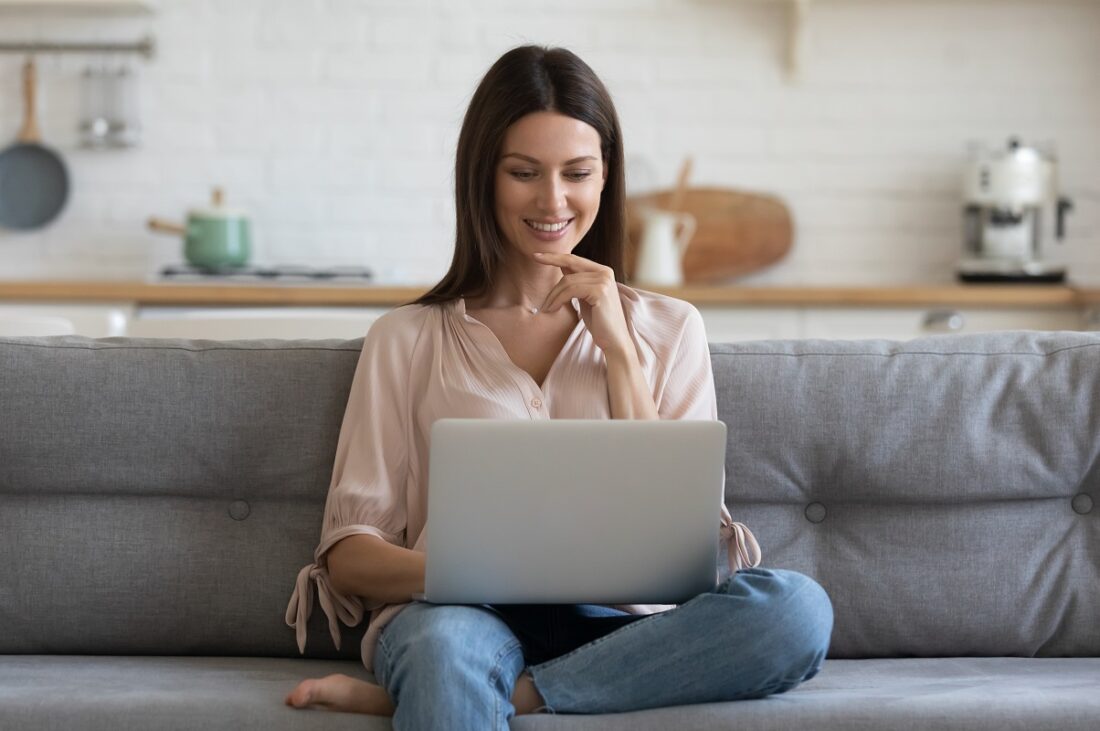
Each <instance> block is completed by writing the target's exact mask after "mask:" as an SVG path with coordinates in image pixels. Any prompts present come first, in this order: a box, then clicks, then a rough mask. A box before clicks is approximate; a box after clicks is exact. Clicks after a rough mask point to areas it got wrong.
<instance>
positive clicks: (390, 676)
mask: <svg viewBox="0 0 1100 731" xmlns="http://www.w3.org/2000/svg"><path fill="white" fill-rule="evenodd" d="M832 630H833V607H832V603H831V602H830V600H829V596H828V594H826V593H825V590H824V589H823V588H821V586H820V585H819V584H818V583H817V582H815V581H814V580H813V579H811V578H809V577H808V576H805V575H804V574H800V573H798V572H796V571H788V570H785V569H764V568H759V567H757V568H750V569H743V570H741V571H737V572H735V573H733V574H732V575H730V577H729V578H728V579H727V580H726V581H724V582H722V583H721V584H719V585H718V587H717V588H716V589H715V590H714V591H711V592H707V593H704V594H699V595H698V596H696V597H694V598H692V599H691V600H690V601H687V602H685V603H683V604H681V605H679V606H677V607H675V608H674V609H670V610H668V611H666V612H660V613H658V614H650V615H634V614H627V613H626V612H621V611H619V610H617V609H611V608H609V607H601V606H598V605H594V604H564V605H553V604H514V605H503V604H498V605H488V604H472V605H450V604H429V603H426V602H416V603H414V604H412V605H410V606H408V607H406V608H405V609H404V610H402V611H401V613H400V614H398V615H397V616H396V617H395V618H394V619H392V620H391V621H390V623H389V624H388V625H386V627H385V629H383V630H382V634H381V635H380V636H379V640H378V649H377V651H376V653H375V661H374V673H375V677H376V678H377V680H378V682H379V683H380V684H381V685H382V686H383V687H384V688H386V690H387V691H388V692H389V694H390V697H391V698H392V699H393V701H394V704H395V705H396V711H395V713H394V717H393V728H394V729H395V730H396V731H403V730H412V729H416V730H417V731H421V730H423V729H432V728H440V729H454V728H462V729H467V728H468V729H499V730H504V729H507V728H508V722H509V719H511V718H512V716H513V715H515V708H514V707H513V706H512V703H511V698H512V692H513V690H514V688H515V684H516V679H517V678H518V677H519V676H520V674H521V673H522V672H523V671H524V670H525V669H526V670H527V672H528V673H529V674H530V675H531V678H532V680H533V681H534V684H535V687H536V688H537V689H538V691H539V693H540V694H541V695H542V697H543V699H544V701H545V703H546V705H545V706H544V707H543V708H542V709H540V711H542V712H549V713H584V714H590V713H619V712H625V711H635V710H641V709H645V708H656V707H661V706H676V705H686V704H689V703H712V702H717V701H735V700H743V699H748V698H762V697H764V696H767V695H771V694H774V693H783V692H784V691H787V690H790V689H791V688H793V687H795V686H796V685H798V684H799V683H802V682H804V681H806V680H809V679H810V678H812V677H814V675H816V674H817V672H818V671H819V670H820V669H821V665H822V664H823V663H824V661H825V654H826V652H827V651H828V649H829V639H830V636H831V635H832Z"/></svg>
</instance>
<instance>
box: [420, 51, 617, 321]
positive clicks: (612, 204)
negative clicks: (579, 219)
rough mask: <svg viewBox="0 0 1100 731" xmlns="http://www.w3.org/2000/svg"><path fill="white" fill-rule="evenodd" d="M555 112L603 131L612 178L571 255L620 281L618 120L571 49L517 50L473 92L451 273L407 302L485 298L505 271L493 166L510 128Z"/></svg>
mask: <svg viewBox="0 0 1100 731" xmlns="http://www.w3.org/2000/svg"><path fill="white" fill-rule="evenodd" d="M543 111H550V112H557V113H559V114H564V115H566V116H568V117H572V118H574V119H578V120H580V121H582V122H585V123H587V124H589V125H591V126H592V127H594V128H595V129H596V131H597V132H599V134H600V150H601V153H602V156H603V165H604V168H605V169H606V170H607V180H606V182H605V183H604V187H603V191H602V193H601V195H600V208H599V211H598V212H597V213H596V220H595V221H593V222H592V228H590V229H589V230H588V233H587V234H585V237H584V238H583V239H582V240H581V241H580V243H579V244H578V245H577V247H576V248H575V249H574V250H573V253H574V254H576V255H577V256H583V257H584V258H586V259H590V260H592V261H594V262H597V263H599V264H603V265H604V266H608V267H611V268H612V269H613V270H614V272H615V279H616V281H618V282H623V281H624V279H623V245H624V242H625V240H626V176H625V173H624V170H623V167H624V166H623V138H622V130H621V129H620V128H619V117H618V115H617V114H616V113H615V105H614V104H613V103H612V101H611V95H610V94H609V93H608V91H607V89H606V87H604V85H603V82H601V81H600V79H599V77H597V76H596V73H595V72H594V71H593V70H592V69H591V68H590V67H589V66H588V64H586V63H585V62H584V61H582V60H581V59H580V58H579V57H578V56H577V55H576V54H574V53H573V52H572V51H568V50H566V49H564V48H550V47H544V46H536V45H528V46H519V47H517V48H513V49H512V50H510V51H508V52H507V53H505V54H504V55H503V56H501V57H500V58H499V59H497V61H496V63H494V64H493V65H492V67H491V68H490V69H489V71H488V72H486V74H485V76H484V78H482V80H481V83H480V84H478V87H477V90H476V91H474V95H473V98H472V99H471V100H470V106H469V108H467V110H466V116H465V118H464V119H463V120H462V130H461V132H460V133H459V136H458V151H457V153H456V155H455V213H456V230H455V251H454V258H453V259H452V260H451V268H450V270H449V271H448V272H447V273H446V274H445V275H444V276H443V279H441V280H440V281H439V283H438V284H436V285H435V286H434V287H432V288H431V289H430V290H428V291H427V292H426V293H424V294H423V295H421V296H420V297H418V298H417V299H415V300H413V301H412V302H409V303H406V304H424V305H430V304H442V303H444V302H449V301H451V300H454V299H457V298H458V297H459V296H461V295H472V296H478V295H482V294H484V293H485V292H486V291H487V290H488V288H489V285H490V283H492V282H493V281H494V277H495V275H496V273H497V271H498V270H499V268H500V265H501V262H502V261H503V258H504V253H505V250H506V249H505V246H506V243H505V241H504V239H503V236H502V235H501V232H500V229H499V228H498V226H497V222H496V216H495V196H494V190H495V180H496V166H497V162H498V159H499V157H500V154H501V152H502V149H501V148H502V146H503V144H504V134H505V132H506V131H507V129H508V127H509V126H510V125H511V124H512V123H513V122H516V121H517V120H519V119H520V118H522V117H524V116H526V115H528V114H531V113H533V112H543Z"/></svg>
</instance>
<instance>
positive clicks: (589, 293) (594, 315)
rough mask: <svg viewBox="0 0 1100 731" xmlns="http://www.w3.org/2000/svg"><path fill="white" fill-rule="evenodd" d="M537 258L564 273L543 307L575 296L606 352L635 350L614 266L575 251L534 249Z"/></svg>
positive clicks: (550, 307) (556, 305)
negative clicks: (565, 252)
mask: <svg viewBox="0 0 1100 731" xmlns="http://www.w3.org/2000/svg"><path fill="white" fill-rule="evenodd" d="M535 259H537V260H538V261H540V262H542V263H543V264H546V265H547V266H555V267H559V268H560V269H561V271H562V274H563V275H564V276H563V277H562V278H561V281H559V282H558V283H557V284H556V285H554V288H553V289H551V290H550V293H549V294H547V295H546V301H545V302H543V305H542V307H540V308H539V310H540V311H542V312H555V311H557V309H558V308H559V307H562V306H563V305H565V304H566V303H567V302H569V301H570V300H571V299H573V298H574V297H576V298H577V300H578V301H579V302H580V306H581V319H583V320H584V325H585V327H587V328H588V332H589V333H591V334H592V339H593V340H595V341H596V345H597V346H599V348H600V350H602V351H603V352H604V354H605V355H608V356H610V355H625V354H633V353H635V350H634V343H633V341H632V340H631V339H630V330H629V328H627V326H626V316H625V315H624V314H623V304H622V301H621V300H620V299H619V286H618V284H617V283H616V282H615V272H614V270H613V269H611V267H607V266H604V265H603V264H597V263H596V262H594V261H592V260H590V259H585V258H584V257H583V256H577V255H576V254H559V253H554V252H535Z"/></svg>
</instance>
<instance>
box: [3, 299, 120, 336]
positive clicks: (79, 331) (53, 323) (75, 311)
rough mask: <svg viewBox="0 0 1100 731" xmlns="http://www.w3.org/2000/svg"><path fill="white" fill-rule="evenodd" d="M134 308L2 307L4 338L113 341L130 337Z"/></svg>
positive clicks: (83, 305)
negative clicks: (70, 337)
mask: <svg viewBox="0 0 1100 731" xmlns="http://www.w3.org/2000/svg"><path fill="white" fill-rule="evenodd" d="M133 310H134V306H133V304H132V303H130V302H118V303H114V304H103V303H94V304H93V303H79V302H58V303H56V304H37V303H36V304H4V303H0V337H6V336H7V337H10V336H17V337H23V336H37V335H84V336H86V337H89V338H110V337H117V336H122V335H125V334H126V329H127V323H128V322H129V320H130V318H131V317H132V314H133Z"/></svg>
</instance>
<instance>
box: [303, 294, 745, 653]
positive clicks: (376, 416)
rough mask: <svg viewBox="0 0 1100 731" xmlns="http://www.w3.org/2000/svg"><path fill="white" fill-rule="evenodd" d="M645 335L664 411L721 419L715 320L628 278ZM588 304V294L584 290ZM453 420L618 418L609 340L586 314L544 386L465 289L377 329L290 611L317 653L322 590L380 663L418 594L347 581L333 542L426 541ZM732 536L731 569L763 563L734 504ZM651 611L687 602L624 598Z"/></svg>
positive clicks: (333, 612) (640, 338)
mask: <svg viewBox="0 0 1100 731" xmlns="http://www.w3.org/2000/svg"><path fill="white" fill-rule="evenodd" d="M619 294H620V298H621V301H622V305H623V313H624V315H625V316H626V321H627V325H628V327H629V329H630V331H631V336H632V337H633V339H634V343H635V345H636V346H637V350H638V356H639V361H640V363H641V367H642V371H643V372H644V373H645V379H646V382H647V383H648V384H649V385H650V388H651V389H652V394H653V398H654V402H655V404H656V406H657V412H658V414H659V416H660V418H662V419H717V418H718V407H717V402H716V399H715V391H714V377H713V374H712V371H711V362H710V348H709V345H708V342H707V337H706V332H705V330H704V328H703V319H702V316H701V315H700V314H699V311H698V310H697V309H695V307H694V306H692V305H691V304H690V303H688V302H685V301H683V300H679V299H675V298H673V297H668V296H665V295H661V294H657V293H654V292H647V291H644V290H639V289H633V288H631V287H628V286H626V285H624V284H619ZM572 304H573V307H574V309H576V310H577V311H578V313H579V311H580V305H579V303H578V302H577V300H576V299H574V300H573V301H572ZM446 417H465V418H483V419H484V418H488V419H610V418H611V409H610V404H609V401H608V389H607V372H606V363H605V361H604V357H603V351H602V350H600V348H599V346H597V345H596V343H595V342H594V341H593V339H592V336H591V335H590V334H589V332H588V330H587V329H586V328H585V326H584V321H583V320H579V321H578V322H577V324H576V326H575V327H574V329H573V332H572V333H571V334H570V336H569V339H568V341H567V342H566V343H565V346H564V347H563V348H562V350H561V352H560V353H559V354H558V356H557V358H556V359H555V360H554V362H553V364H552V365H551V367H550V370H549V372H548V373H547V375H546V378H545V380H544V382H543V384H542V385H541V387H540V386H539V384H537V383H535V380H534V379H533V378H532V377H531V375H530V374H528V373H527V372H526V371H525V370H523V369H522V368H520V367H519V366H517V365H515V364H514V363H513V362H512V361H511V360H510V359H509V357H508V354H507V352H505V350H504V346H503V345H501V343H500V341H499V340H498V339H497V337H496V335H495V334H494V333H493V331H492V330H491V329H490V328H489V327H488V326H487V325H485V324H484V323H482V322H481V321H479V320H477V319H475V318H473V317H471V316H469V315H467V314H466V303H465V300H464V299H462V298H459V299H457V300H453V301H451V302H448V303H445V304H443V305H406V306H404V307H399V308H397V309H394V310H391V311H390V312H387V313H386V314H385V315H383V316H382V317H380V318H379V319H378V320H376V321H375V322H374V324H373V325H372V326H371V327H370V329H369V330H368V331H367V334H366V336H365V337H364V341H363V349H362V352H361V354H360V357H359V363H358V366H357V367H356V370H355V376H354V378H353V380H352V384H351V391H350V393H349V395H348V404H347V408H346V410H345V412H344V419H343V423H342V426H341V429H340V436H339V440H338V442H337V447H336V461H335V464H334V465H333V470H332V482H331V484H330V486H329V493H328V499H327V502H326V504H325V513H324V522H323V525H322V528H321V541H320V544H319V545H318V546H317V550H316V551H315V552H314V562H313V563H311V564H309V565H308V566H305V567H303V568H302V570H301V572H300V573H299V574H298V579H297V582H296V585H295V587H294V593H293V594H292V595H291V597H290V604H289V605H288V606H287V611H286V622H287V624H288V625H289V626H291V627H294V628H295V630H296V633H297V640H298V649H299V651H301V652H305V644H306V623H307V621H308V619H309V616H310V612H311V611H312V608H313V587H314V585H316V587H317V598H318V600H319V602H320V605H321V609H322V610H323V611H324V613H325V616H326V617H327V618H328V625H329V630H330V631H331V633H332V639H333V642H334V643H335V644H336V647H337V648H339V647H340V632H339V626H338V625H337V623H336V620H337V618H339V619H340V621H342V622H344V624H346V625H347V626H349V627H354V626H357V625H358V624H359V623H360V622H361V621H362V619H363V614H364V611H365V610H369V611H370V623H369V625H368V628H367V631H366V633H365V635H364V636H363V644H362V660H363V665H364V666H365V667H366V668H367V669H368V670H372V669H373V658H374V648H375V645H376V642H377V639H378V635H379V634H380V633H381V631H382V628H383V627H385V625H386V623H387V622H389V621H390V620H391V619H393V618H394V616H396V615H397V613H398V612H400V611H401V610H402V609H403V608H405V607H407V606H409V603H408V602H405V603H401V604H384V603H380V602H369V601H367V600H366V599H364V598H362V597H359V596H351V595H346V594H341V593H339V592H337V591H336V590H335V589H334V588H333V587H332V584H331V583H330V581H329V575H328V570H327V565H326V552H327V551H328V550H329V549H330V548H331V547H332V546H333V545H335V544H336V543H337V542H338V541H340V540H341V539H343V538H346V537H348V536H351V535H356V534H359V533H365V534H369V535H375V536H378V537H379V538H381V539H382V540H384V541H388V542H389V543H392V544H393V545H395V546H401V547H403V548H412V550H414V551H423V550H424V541H425V533H424V526H425V522H426V520H427V506H428V502H427V490H428V452H429V448H430V446H431V445H430V443H429V437H430V434H431V426H432V424H433V423H434V422H435V421H436V420H437V419H442V418H446ZM721 526H722V527H721V534H720V535H721V537H720V542H723V543H727V552H728V558H729V568H730V571H737V570H738V569H741V568H745V567H749V566H757V565H759V563H760V546H759V545H758V544H757V542H756V538H755V537H754V536H753V534H752V532H751V531H749V529H748V528H746V527H745V526H744V525H743V524H741V523H735V522H733V519H732V518H731V516H730V514H729V511H728V510H726V508H725V506H724V505H723V506H722V507H721ZM612 606H615V607H616V608H618V609H621V610H624V611H627V612H630V613H632V614H651V613H654V612H659V611H664V610H667V609H670V608H672V607H673V606H675V605H664V604H644V605H643V604H627V605H612Z"/></svg>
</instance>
